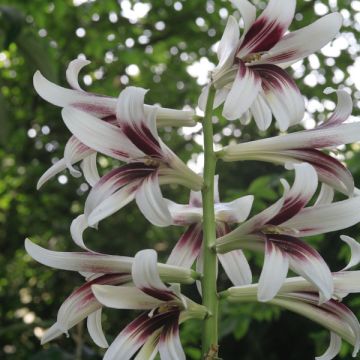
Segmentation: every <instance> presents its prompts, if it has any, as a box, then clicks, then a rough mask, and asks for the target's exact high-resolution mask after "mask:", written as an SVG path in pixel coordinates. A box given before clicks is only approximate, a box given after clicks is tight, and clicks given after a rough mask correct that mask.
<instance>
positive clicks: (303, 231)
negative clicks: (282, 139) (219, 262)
mask: <svg viewBox="0 0 360 360" xmlns="http://www.w3.org/2000/svg"><path fill="white" fill-rule="evenodd" d="M294 167H295V181H294V184H293V186H292V188H291V189H290V190H289V189H288V184H287V183H286V182H283V185H284V187H285V188H286V191H285V192H284V195H283V196H282V198H281V199H280V200H278V201H277V202H276V203H275V204H273V205H272V206H270V207H269V208H267V209H265V210H264V211H262V212H260V213H259V214H257V215H255V216H253V217H252V218H250V219H249V220H247V221H245V222H244V223H243V224H241V225H240V226H238V227H237V228H236V229H235V230H233V231H232V232H230V233H229V234H227V235H225V236H223V237H222V238H219V239H217V247H216V248H217V251H218V252H220V253H226V252H228V251H232V250H234V249H249V250H255V251H264V252H265V261H264V265H263V269H262V272H261V275H260V279H259V293H258V299H259V301H269V300H271V299H272V298H273V297H274V296H275V295H276V294H277V292H278V291H279V289H280V287H281V285H282V284H283V282H284V281H285V279H286V275H287V272H288V269H289V267H290V268H291V269H292V270H293V271H294V272H296V273H298V274H300V275H301V276H303V277H304V278H305V279H307V280H308V281H310V282H311V283H313V284H314V286H316V288H317V289H318V290H319V292H320V298H321V301H326V300H328V299H330V298H331V296H332V294H333V283H332V278H331V274H330V270H329V268H328V266H327V265H326V263H325V261H324V260H323V258H322V257H321V256H320V254H319V253H318V252H317V251H316V250H315V249H313V248H312V247H311V246H309V245H308V244H306V243H305V242H304V241H303V240H301V239H300V238H301V237H305V236H311V235H318V234H323V233H327V232H330V231H336V230H340V229H345V228H347V227H349V226H352V225H354V224H356V223H357V222H359V221H360V213H359V212H358V210H357V209H358V208H359V206H360V197H354V198H350V199H347V200H344V201H339V202H335V203H330V204H329V203H324V202H322V201H318V202H317V203H316V204H315V205H314V206H310V207H305V206H306V204H307V203H308V202H309V201H310V200H311V198H312V197H313V195H314V193H315V191H316V188H317V176H316V172H315V170H314V169H313V168H312V166H311V165H309V164H306V163H304V164H297V165H295V166H294ZM321 196H322V195H321ZM325 198H326V197H325ZM323 199H324V198H323Z"/></svg>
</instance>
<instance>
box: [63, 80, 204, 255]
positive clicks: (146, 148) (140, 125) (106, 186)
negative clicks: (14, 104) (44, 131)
mask: <svg viewBox="0 0 360 360" xmlns="http://www.w3.org/2000/svg"><path fill="white" fill-rule="evenodd" d="M145 93H146V91H145V90H144V89H141V88H135V87H128V88H126V89H125V90H124V91H122V92H121V94H120V96H119V99H118V102H117V109H116V121H117V123H118V124H119V125H120V126H115V125H113V124H111V123H108V122H105V121H103V120H101V119H99V118H97V117H95V116H94V115H91V114H89V113H85V112H83V111H81V110H78V109H75V108H73V107H67V108H64V109H63V111H62V115H63V119H64V122H65V124H66V125H67V127H68V128H69V129H70V131H71V132H72V133H73V134H74V136H75V137H76V139H78V141H79V142H81V143H82V144H85V145H86V146H87V147H88V148H90V149H92V150H94V151H98V152H101V153H103V154H106V155H108V156H111V157H113V158H115V159H118V160H120V161H124V162H127V164H126V165H123V166H120V167H119V168H116V169H114V170H112V171H110V172H109V173H107V174H106V175H104V176H103V177H102V178H100V179H99V180H98V181H97V182H95V183H94V185H93V188H92V190H91V191H90V193H89V196H88V198H87V200H86V203H85V209H84V214H83V215H80V216H79V217H78V218H77V219H75V220H74V222H73V224H72V227H71V231H72V234H73V238H74V240H75V242H76V243H77V244H78V245H80V246H82V247H83V248H86V247H85V245H84V243H83V239H82V233H83V231H84V230H85V229H86V228H87V227H88V226H92V227H95V226H96V224H97V223H98V222H99V221H101V220H102V219H104V218H105V217H107V216H110V215H111V214H113V213H114V212H116V211H118V210H120V209H121V208H122V207H124V206H125V205H126V204H128V203H129V202H131V201H132V200H133V199H135V200H136V202H137V204H138V206H139V208H140V210H141V211H142V213H143V214H144V216H145V217H146V218H147V219H148V220H149V221H150V222H152V223H153V224H155V225H157V226H167V225H170V224H171V217H170V213H169V211H168V209H167V207H166V206H165V205H164V203H163V199H162V194H161V190H160V184H180V185H183V186H186V187H189V188H191V189H195V190H199V189H201V186H202V182H203V180H202V178H201V177H200V176H198V175H197V174H195V173H194V172H193V171H191V170H190V169H189V168H188V167H187V166H186V165H185V164H184V163H183V162H182V161H181V160H180V159H179V158H178V157H177V156H176V155H175V154H174V153H173V152H172V151H171V150H170V149H169V148H168V147H167V146H166V145H165V144H164V143H163V142H162V141H161V139H160V138H159V136H158V134H157V130H156V126H155V121H156V111H157V110H156V109H153V110H152V111H150V112H149V113H148V114H147V115H146V114H145V111H144V96H145ZM86 166H87V168H89V169H95V168H96V167H94V166H91V165H90V164H88V165H86ZM89 172H90V171H88V173H89ZM92 178H93V179H96V174H93V175H92Z"/></svg>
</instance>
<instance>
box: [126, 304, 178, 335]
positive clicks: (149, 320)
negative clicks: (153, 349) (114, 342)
mask: <svg viewBox="0 0 360 360" xmlns="http://www.w3.org/2000/svg"><path fill="white" fill-rule="evenodd" d="M179 314H180V311H179V310H173V311H167V312H163V313H155V314H154V315H152V316H151V315H150V313H148V312H145V313H142V314H141V315H140V316H138V317H137V318H136V319H135V320H133V321H132V322H131V323H130V324H129V325H127V326H126V328H125V329H124V330H123V333H124V334H129V333H132V335H133V336H138V337H139V340H142V341H144V340H146V339H147V338H148V337H149V336H150V335H151V334H152V333H153V332H154V331H156V330H157V329H159V328H161V327H162V326H164V325H167V324H169V323H171V322H173V321H178V318H179Z"/></svg>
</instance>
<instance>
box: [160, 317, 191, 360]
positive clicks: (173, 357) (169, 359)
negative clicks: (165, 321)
mask: <svg viewBox="0 0 360 360" xmlns="http://www.w3.org/2000/svg"><path fill="white" fill-rule="evenodd" d="M159 353H160V358H161V360H186V357H185V353H184V350H183V348H182V346H181V342H180V337H179V325H178V324H177V323H170V324H169V325H168V326H165V327H164V329H163V331H162V332H161V335H160V339H159Z"/></svg>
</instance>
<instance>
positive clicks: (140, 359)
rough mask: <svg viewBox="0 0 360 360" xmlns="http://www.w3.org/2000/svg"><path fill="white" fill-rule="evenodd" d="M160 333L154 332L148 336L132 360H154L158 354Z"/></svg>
mask: <svg viewBox="0 0 360 360" xmlns="http://www.w3.org/2000/svg"><path fill="white" fill-rule="evenodd" d="M159 336H160V331H156V332H154V333H153V334H152V335H150V336H149V338H148V339H147V341H146V342H145V344H144V345H143V346H142V348H141V349H140V351H139V352H138V353H137V354H136V357H135V358H134V360H154V359H155V357H156V355H157V353H158V342H159Z"/></svg>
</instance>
